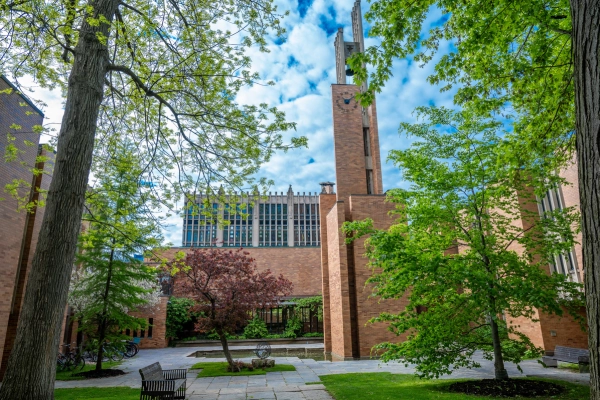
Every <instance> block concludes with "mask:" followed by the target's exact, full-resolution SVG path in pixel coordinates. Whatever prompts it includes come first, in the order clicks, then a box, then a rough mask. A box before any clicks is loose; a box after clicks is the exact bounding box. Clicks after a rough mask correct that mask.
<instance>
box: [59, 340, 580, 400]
mask: <svg viewBox="0 0 600 400" xmlns="http://www.w3.org/2000/svg"><path fill="white" fill-rule="evenodd" d="M289 346H290V345H282V346H281V347H289ZM311 346H319V345H311ZM320 346H322V345H320ZM302 347H304V346H302ZM273 348H276V346H273ZM204 349H207V348H200V347H194V348H189V347H188V348H167V349H156V350H141V351H140V352H139V354H138V355H137V356H136V357H134V358H133V359H129V360H125V361H124V362H123V364H122V365H121V366H120V368H121V369H122V370H123V371H125V372H127V374H126V375H122V376H118V377H114V378H104V379H97V380H96V379H92V380H85V381H62V382H61V381H57V382H56V387H57V388H73V387H113V386H130V387H136V388H137V387H140V386H141V378H140V374H139V372H138V370H139V369H140V368H142V367H145V366H146V365H149V364H152V363H153V362H156V361H159V362H160V363H161V365H162V367H163V368H164V369H171V368H190V367H191V366H192V365H193V364H195V363H197V362H210V361H224V359H223V358H204V357H203V358H196V357H188V356H189V355H190V354H192V353H195V352H196V351H199V350H204ZM232 349H242V347H241V346H239V347H237V346H234V347H232ZM274 358H275V360H276V363H278V364H292V365H294V366H295V367H296V371H290V372H268V373H267V374H266V375H256V376H233V377H230V376H222V377H214V378H197V374H198V373H197V371H188V375H187V376H188V383H187V384H188V389H187V395H188V396H187V398H188V399H190V400H200V399H203V400H204V399H210V400H242V399H243V400H247V399H276V400H333V397H331V396H330V395H329V394H328V393H327V391H326V390H325V387H324V386H323V385H322V384H319V382H320V379H319V376H321V375H329V374H345V373H356V372H391V373H396V374H411V373H414V366H410V365H409V366H404V365H403V364H399V363H387V364H386V363H382V362H380V361H378V360H360V361H340V362H330V361H315V360H312V359H299V358H297V357H274ZM242 360H245V361H249V359H242ZM480 363H481V365H482V367H481V368H478V369H474V370H468V369H464V368H461V369H459V370H457V371H455V372H454V373H453V374H452V375H450V376H447V377H445V378H492V377H493V376H494V366H493V363H492V362H490V361H487V360H483V359H480ZM521 367H522V369H523V374H521V373H520V372H519V371H518V369H517V368H516V366H515V365H514V364H511V363H507V364H506V368H507V370H508V373H509V375H510V376H511V377H516V376H530V377H547V378H552V379H561V380H566V381H570V382H574V383H580V384H589V373H588V374H581V373H577V372H575V371H571V370H566V369H556V368H544V367H542V366H541V365H540V364H539V363H538V362H537V361H536V360H527V361H524V362H523V363H522V364H521ZM307 383H311V384H307Z"/></svg>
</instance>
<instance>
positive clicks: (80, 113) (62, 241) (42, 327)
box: [0, 0, 118, 400]
mask: <svg viewBox="0 0 600 400" xmlns="http://www.w3.org/2000/svg"><path fill="white" fill-rule="evenodd" d="M91 4H92V6H93V7H94V10H95V11H94V13H95V16H98V15H100V14H101V15H104V17H105V18H106V19H108V21H109V22H112V19H113V16H114V13H115V10H116V9H117V5H118V1H117V0H96V1H93V2H92V3H91ZM109 27H110V25H108V24H104V23H101V24H100V26H98V27H93V26H90V25H89V24H88V23H87V22H84V23H83V25H82V27H81V31H80V36H79V41H78V43H77V47H76V48H75V57H74V61H73V67H72V69H71V74H70V76H69V83H68V92H67V101H66V105H65V113H64V115H63V119H62V125H61V129H60V133H59V138H58V148H57V153H56V160H55V167H54V174H53V179H52V183H51V184H50V189H49V191H48V197H47V201H46V210H45V213H44V219H43V222H42V226H41V229H40V233H39V237H38V244H37V247H36V250H35V254H34V257H33V263H32V267H31V272H30V273H29V277H28V282H27V290H26V292H25V297H24V300H23V311H22V314H21V318H20V321H19V324H18V328H17V337H16V340H15V344H14V348H13V350H12V353H11V355H10V358H9V360H8V367H7V371H6V375H5V376H4V381H3V383H2V387H1V388H0V400H18V399H28V400H41V399H44V400H46V399H53V398H54V378H55V373H56V355H57V351H58V349H59V344H60V332H61V322H62V319H63V316H64V312H65V306H66V303H67V293H68V288H69V280H70V278H71V271H72V269H73V260H74V256H75V251H76V247H77V235H78V233H79V227H80V224H81V215H82V211H83V204H84V200H85V192H86V188H87V181H88V175H89V171H90V166H91V161H92V150H93V147H94V136H95V133H96V122H97V119H98V111H99V108H100V103H101V101H102V96H103V90H104V78H105V75H106V66H107V64H108V53H107V48H106V46H105V45H103V44H102V43H101V42H100V41H99V40H98V39H97V36H96V33H98V32H100V33H102V34H104V35H105V36H106V37H108V36H109Z"/></svg>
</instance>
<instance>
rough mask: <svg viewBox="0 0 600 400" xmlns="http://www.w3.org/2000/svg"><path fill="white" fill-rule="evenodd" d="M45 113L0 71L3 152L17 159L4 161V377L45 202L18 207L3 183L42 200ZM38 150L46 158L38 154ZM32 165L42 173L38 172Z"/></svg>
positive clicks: (48, 163)
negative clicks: (27, 208) (28, 207)
mask: <svg viewBox="0 0 600 400" xmlns="http://www.w3.org/2000/svg"><path fill="white" fill-rule="evenodd" d="M43 119H44V114H43V113H42V112H41V111H40V110H39V109H38V108H37V107H36V106H35V105H34V104H33V103H32V102H31V101H30V100H29V99H28V98H27V97H25V96H24V95H22V94H21V93H19V92H18V90H17V88H16V87H14V86H13V85H12V84H11V83H10V82H9V81H8V80H7V79H6V78H5V77H4V76H0V153H1V154H2V156H3V157H4V154H5V150H6V149H7V146H8V145H9V143H12V144H13V145H14V146H16V148H17V149H18V153H17V159H16V160H15V161H11V162H4V160H3V161H2V162H0V188H1V189H0V193H1V194H0V198H1V199H2V200H1V201H0V221H1V223H0V238H1V240H0V268H1V269H2V274H0V285H1V286H2V297H0V350H1V354H2V358H1V359H0V380H1V379H2V377H3V376H4V372H5V368H6V362H7V360H8V357H9V355H10V352H11V350H12V346H13V343H14V339H15V334H16V330H17V323H18V321H19V315H20V312H21V304H22V300H23V294H24V290H25V284H26V281H27V274H28V273H29V270H30V268H31V262H32V259H33V253H34V251H35V246H36V243H37V237H38V233H39V230H40V226H41V223H42V218H43V215H44V209H43V208H40V209H37V208H35V207H34V208H33V209H32V210H31V211H30V212H27V211H25V210H19V202H18V201H17V200H16V199H14V198H13V197H12V196H11V195H10V194H9V193H7V192H6V191H5V187H6V185H7V184H10V183H15V182H20V184H19V185H18V189H17V192H18V196H19V197H20V198H23V199H28V200H29V202H36V201H38V200H42V199H41V198H40V191H43V190H47V189H48V188H49V186H50V181H51V180H52V166H53V153H52V152H51V151H48V150H47V149H46V148H44V147H43V146H39V141H40V134H39V130H38V128H39V127H41V125H42V121H43ZM9 135H10V136H9ZM9 137H10V138H11V139H9ZM12 138H14V140H12ZM38 155H41V156H44V158H45V159H46V160H45V161H42V159H38V158H37V156H38ZM33 167H36V168H37V169H39V170H42V171H44V173H43V174H39V175H37V176H34V175H33V173H32V171H31V168H33Z"/></svg>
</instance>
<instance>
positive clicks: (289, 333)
mask: <svg viewBox="0 0 600 400" xmlns="http://www.w3.org/2000/svg"><path fill="white" fill-rule="evenodd" d="M302 325H303V324H302V321H300V318H298V317H297V316H296V315H292V316H291V317H290V318H289V319H288V320H287V323H286V324H285V331H284V332H283V337H286V338H291V339H295V338H297V337H298V335H299V334H300V333H302Z"/></svg>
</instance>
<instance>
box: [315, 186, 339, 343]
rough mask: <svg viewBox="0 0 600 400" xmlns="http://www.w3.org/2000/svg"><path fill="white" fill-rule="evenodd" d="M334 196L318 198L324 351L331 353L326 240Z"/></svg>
mask: <svg viewBox="0 0 600 400" xmlns="http://www.w3.org/2000/svg"><path fill="white" fill-rule="evenodd" d="M336 197H337V196H336V195H335V194H321V195H320V196H319V210H320V215H319V218H320V226H321V277H322V293H323V334H324V338H323V339H324V340H323V345H324V351H325V353H331V308H330V293H329V252H328V238H327V215H328V214H329V211H330V210H331V208H332V207H333V206H334V205H335V202H336Z"/></svg>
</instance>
